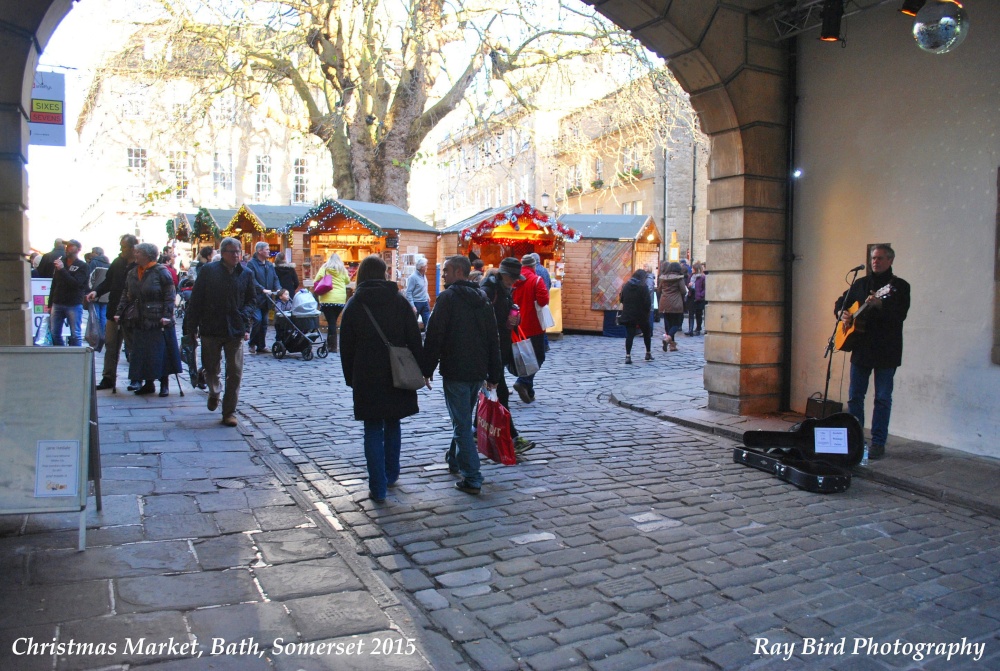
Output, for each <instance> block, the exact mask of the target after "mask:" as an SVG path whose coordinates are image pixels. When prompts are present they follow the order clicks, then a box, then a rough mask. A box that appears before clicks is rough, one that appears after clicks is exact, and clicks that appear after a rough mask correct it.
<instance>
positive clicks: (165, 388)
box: [160, 377, 170, 396]
mask: <svg viewBox="0 0 1000 671" xmlns="http://www.w3.org/2000/svg"><path fill="white" fill-rule="evenodd" d="M160 396H170V378H169V377H161V378H160Z"/></svg>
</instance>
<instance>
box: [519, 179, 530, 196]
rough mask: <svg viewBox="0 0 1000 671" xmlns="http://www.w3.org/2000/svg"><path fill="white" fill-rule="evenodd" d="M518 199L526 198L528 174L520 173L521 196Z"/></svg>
mask: <svg viewBox="0 0 1000 671" xmlns="http://www.w3.org/2000/svg"><path fill="white" fill-rule="evenodd" d="M518 200H528V175H527V174H524V175H521V197H520V198H519V199H518Z"/></svg>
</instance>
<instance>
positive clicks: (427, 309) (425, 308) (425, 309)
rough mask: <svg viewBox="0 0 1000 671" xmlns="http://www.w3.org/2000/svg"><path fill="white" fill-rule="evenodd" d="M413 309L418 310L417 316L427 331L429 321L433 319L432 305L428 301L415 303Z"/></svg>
mask: <svg viewBox="0 0 1000 671" xmlns="http://www.w3.org/2000/svg"><path fill="white" fill-rule="evenodd" d="M413 307H414V308H416V310H417V314H418V315H419V316H420V321H421V322H423V325H424V329H425V330H426V329H427V320H428V319H430V318H431V304H430V303H429V302H428V301H414V303H413Z"/></svg>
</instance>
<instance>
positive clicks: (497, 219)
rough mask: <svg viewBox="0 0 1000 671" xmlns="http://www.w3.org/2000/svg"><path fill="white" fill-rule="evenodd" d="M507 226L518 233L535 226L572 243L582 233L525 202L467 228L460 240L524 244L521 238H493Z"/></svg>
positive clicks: (578, 238) (460, 235) (576, 240)
mask: <svg viewBox="0 0 1000 671" xmlns="http://www.w3.org/2000/svg"><path fill="white" fill-rule="evenodd" d="M506 224H509V225H510V226H511V228H513V229H514V230H515V231H518V232H520V231H521V230H527V226H528V225H529V224H534V225H535V226H536V227H537V228H538V229H539V230H541V231H544V232H546V233H549V232H554V233H555V234H556V235H557V237H562V238H566V239H567V240H569V241H570V242H578V241H579V240H580V233H578V232H577V231H575V230H573V229H572V228H569V227H568V226H563V225H562V224H560V223H559V222H558V221H555V222H553V221H552V220H551V219H549V216H548V215H547V214H545V213H544V212H540V211H539V210H536V209H535V208H533V207H532V206H531V205H529V204H528V203H527V202H525V201H523V200H522V201H521V202H520V203H518V204H517V205H514V206H513V207H510V208H508V209H506V210H503V211H501V212H498V213H497V214H495V215H493V216H492V217H490V218H489V219H484V220H483V221H481V222H479V223H478V224H476V225H475V226H470V227H469V228H466V229H465V230H463V231H462V232H461V233H459V238H460V239H461V240H462V241H463V242H476V243H482V242H484V241H487V240H488V241H490V242H493V243H496V244H503V245H507V246H511V245H512V244H515V243H519V242H523V239H520V238H519V239H516V240H515V239H506V238H505V239H504V241H503V242H501V241H500V239H499V238H494V237H492V233H493V230H494V229H495V228H497V227H498V226H504V225H506Z"/></svg>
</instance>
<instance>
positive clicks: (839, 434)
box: [733, 412, 865, 494]
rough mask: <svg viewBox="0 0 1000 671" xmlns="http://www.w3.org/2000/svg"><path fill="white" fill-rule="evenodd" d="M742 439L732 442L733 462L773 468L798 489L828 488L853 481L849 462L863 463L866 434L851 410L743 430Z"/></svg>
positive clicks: (769, 470)
mask: <svg viewBox="0 0 1000 671" xmlns="http://www.w3.org/2000/svg"><path fill="white" fill-rule="evenodd" d="M817 429H820V431H819V432H817ZM817 443H818V445H819V447H818V449H817ZM743 444H744V445H745V447H736V448H733V461H734V462H735V463H737V464H743V465H744V466H750V467H752V468H756V469H758V470H761V471H764V472H766V473H771V474H772V475H775V476H777V477H778V478H779V479H781V480H784V481H785V482H790V483H791V484H793V485H795V486H796V487H798V488H799V489H804V490H806V491H808V492H818V493H823V494H828V493H833V492H843V491H847V489H848V487H850V486H851V467H852V466H856V465H857V464H859V463H861V458H862V456H863V454H864V449H865V436H864V431H862V429H861V424H859V423H858V420H857V419H855V417H854V416H853V415H851V414H850V413H846V412H838V413H835V414H833V415H830V416H828V417H824V418H822V419H807V420H805V421H803V422H802V423H801V424H798V425H796V426H793V427H792V429H791V430H790V431H747V432H746V433H744V434H743Z"/></svg>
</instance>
